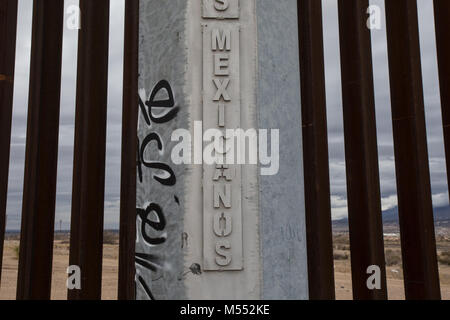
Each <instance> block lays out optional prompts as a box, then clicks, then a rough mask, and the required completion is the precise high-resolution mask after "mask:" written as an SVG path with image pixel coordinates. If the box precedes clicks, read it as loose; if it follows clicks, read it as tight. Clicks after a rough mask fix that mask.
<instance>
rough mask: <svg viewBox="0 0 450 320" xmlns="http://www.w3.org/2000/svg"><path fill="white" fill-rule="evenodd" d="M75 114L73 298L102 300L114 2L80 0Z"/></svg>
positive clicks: (71, 293) (69, 293) (72, 242)
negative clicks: (76, 278) (76, 275)
mask: <svg viewBox="0 0 450 320" xmlns="http://www.w3.org/2000/svg"><path fill="white" fill-rule="evenodd" d="M80 11H81V30H80V31H79V38H78V76H77V77H78V78H77V98H76V114H75V151H74V168H73V192H72V220H71V231H70V265H77V266H79V267H80V268H81V290H76V289H74V290H69V292H68V298H69V299H70V300H100V299H101V283H102V253H103V214H104V194H105V152H106V113H107V112H106V111H107V93H108V43H109V0H96V1H92V0H81V1H80Z"/></svg>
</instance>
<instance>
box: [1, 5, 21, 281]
mask: <svg viewBox="0 0 450 320" xmlns="http://www.w3.org/2000/svg"><path fill="white" fill-rule="evenodd" d="M16 31H17V0H2V1H1V2H0V43H1V46H0V150H1V153H0V284H1V275H2V261H3V241H4V238H5V228H6V199H7V193H8V172H9V151H10V148H11V147H10V143H11V120H12V107H13V92H14V66H15V60H16Z"/></svg>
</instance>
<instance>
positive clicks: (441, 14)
mask: <svg viewBox="0 0 450 320" xmlns="http://www.w3.org/2000/svg"><path fill="white" fill-rule="evenodd" d="M434 19H435V24H436V46H437V57H438V65H439V80H440V87H441V108H442V123H443V127H444V144H445V154H446V162H447V183H448V182H450V59H449V58H450V41H449V38H448V37H449V34H450V1H448V0H434ZM448 191H449V195H450V188H449V189H448Z"/></svg>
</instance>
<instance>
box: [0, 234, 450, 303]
mask: <svg viewBox="0 0 450 320" xmlns="http://www.w3.org/2000/svg"><path fill="white" fill-rule="evenodd" d="M384 241H385V253H386V264H387V270H386V272H387V280H388V295H389V299H391V300H402V299H404V298H405V295H404V289H403V272H402V261H401V253H400V239H399V237H398V235H388V236H385V239H384ZM333 243H334V266H335V283H336V298H337V299H338V300H349V299H352V285H351V273H350V250H349V248H350V247H349V241H348V233H345V232H340V233H336V234H335V235H334V242H333ZM18 248H19V240H18V236H17V235H9V236H8V237H7V239H6V241H5V250H4V258H3V273H2V282H1V287H0V300H11V299H15V294H16V285H17V284H16V282H17V267H18ZM103 250H104V253H103V282H102V288H103V289H102V299H104V300H115V299H117V279H118V277H117V274H118V253H119V246H118V238H117V234H116V233H112V232H107V233H105V244H104V249H103ZM437 250H438V260H439V271H440V281H441V293H442V298H443V299H445V300H450V237H449V236H448V235H438V236H437ZM68 264H69V240H68V236H67V235H62V234H59V235H56V236H55V245H54V259H53V279H52V299H53V300H65V299H66V298H67V289H66V279H67V274H66V268H67V266H68Z"/></svg>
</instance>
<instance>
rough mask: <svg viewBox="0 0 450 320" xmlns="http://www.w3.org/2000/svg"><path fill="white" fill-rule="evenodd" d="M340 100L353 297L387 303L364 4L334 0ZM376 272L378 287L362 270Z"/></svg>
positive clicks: (362, 0)
mask: <svg viewBox="0 0 450 320" xmlns="http://www.w3.org/2000/svg"><path fill="white" fill-rule="evenodd" d="M338 6H339V33H340V47H341V75H342V99H343V109H344V136H345V161H346V169H347V194H348V197H347V198H348V220H349V230H350V249H351V266H352V286H353V298H354V299H356V300H361V299H364V300H366V299H387V284H386V270H385V261H384V246H383V222H382V216H381V198H380V179H379V169H378V147H377V130H376V120H375V99H374V87H373V71H372V47H371V40H370V38H371V37H370V30H369V29H368V28H367V26H366V21H367V14H366V11H367V8H368V7H369V1H368V0H339V1H338ZM372 265H376V266H378V267H380V270H381V289H377V290H371V289H369V288H368V286H367V283H366V281H367V278H368V275H367V268H368V267H369V266H372Z"/></svg>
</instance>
